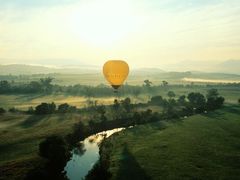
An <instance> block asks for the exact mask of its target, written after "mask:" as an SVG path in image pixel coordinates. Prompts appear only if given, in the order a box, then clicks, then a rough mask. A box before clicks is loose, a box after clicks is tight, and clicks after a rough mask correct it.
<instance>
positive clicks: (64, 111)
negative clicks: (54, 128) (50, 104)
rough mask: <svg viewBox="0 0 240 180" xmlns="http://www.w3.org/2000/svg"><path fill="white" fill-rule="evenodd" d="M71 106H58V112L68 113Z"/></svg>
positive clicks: (65, 104) (66, 104)
mask: <svg viewBox="0 0 240 180" xmlns="http://www.w3.org/2000/svg"><path fill="white" fill-rule="evenodd" d="M69 109H70V106H69V104H68V103H64V104H60V105H59V106H58V112H60V113H66V112H69Z"/></svg>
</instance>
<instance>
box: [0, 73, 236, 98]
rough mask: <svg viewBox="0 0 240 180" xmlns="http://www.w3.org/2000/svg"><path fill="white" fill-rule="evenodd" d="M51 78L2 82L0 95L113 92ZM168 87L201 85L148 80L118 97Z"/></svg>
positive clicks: (127, 87)
mask: <svg viewBox="0 0 240 180" xmlns="http://www.w3.org/2000/svg"><path fill="white" fill-rule="evenodd" d="M52 81H53V78H51V77H47V78H41V79H40V80H38V81H31V82H29V83H16V82H14V81H7V80H2V81H0V94H34V93H44V94H52V93H55V94H57V93H59V94H62V93H64V94H69V95H78V96H85V97H104V96H105V97H106V96H113V95H114V92H113V90H112V88H111V87H110V86H107V85H104V84H100V85H98V86H87V85H80V84H76V85H69V86H61V85H56V84H52ZM169 86H171V88H173V87H189V88H192V87H197V86H203V85H194V83H191V84H188V85H180V84H179V85H176V84H175V85H169V83H168V82H167V81H162V84H161V85H153V83H152V82H151V81H150V80H145V81H144V82H143V85H139V86H132V85H123V86H122V87H121V88H120V90H119V93H118V95H119V96H123V95H133V96H135V97H137V96H138V95H140V94H143V93H151V94H154V93H157V92H158V91H159V90H160V89H163V90H168V89H169ZM205 86H206V87H208V88H211V87H214V88H218V87H224V88H228V87H229V88H240V83H229V84H216V85H205Z"/></svg>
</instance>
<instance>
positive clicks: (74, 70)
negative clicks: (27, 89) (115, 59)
mask: <svg viewBox="0 0 240 180" xmlns="http://www.w3.org/2000/svg"><path fill="white" fill-rule="evenodd" d="M93 72H99V70H98V69H97V68H94V67H91V66H89V67H88V66H83V67H81V66H76V67H66V68H63V67H46V66H40V65H25V64H10V65H0V75H9V74H12V75H30V74H49V73H63V74H85V73H93Z"/></svg>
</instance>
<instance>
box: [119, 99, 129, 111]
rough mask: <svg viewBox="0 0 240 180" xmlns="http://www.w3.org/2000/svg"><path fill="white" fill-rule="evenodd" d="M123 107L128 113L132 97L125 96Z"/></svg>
mask: <svg viewBox="0 0 240 180" xmlns="http://www.w3.org/2000/svg"><path fill="white" fill-rule="evenodd" d="M121 103H122V106H123V108H124V109H125V110H126V112H127V113H130V111H131V99H130V98H129V97H127V98H125V99H124V100H123V101H122V102H121Z"/></svg>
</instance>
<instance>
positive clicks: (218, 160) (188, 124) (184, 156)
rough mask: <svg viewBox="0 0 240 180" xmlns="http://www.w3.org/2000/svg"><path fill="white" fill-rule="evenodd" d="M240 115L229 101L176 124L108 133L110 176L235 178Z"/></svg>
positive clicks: (239, 163)
mask: <svg viewBox="0 0 240 180" xmlns="http://www.w3.org/2000/svg"><path fill="white" fill-rule="evenodd" d="M239 114H240V107H239V106H233V105H229V106H226V107H224V108H223V109H221V110H217V111H215V112H211V113H209V114H202V115H195V116H191V117H189V118H187V119H184V120H182V121H180V122H177V123H162V122H157V123H152V124H147V125H140V126H137V127H134V128H132V129H128V130H126V131H123V132H120V133H119V134H118V135H113V136H112V137H110V139H108V141H111V142H112V154H111V155H110V157H111V158H110V172H111V173H112V174H113V177H112V179H119V178H120V179H144V178H152V179H196V178H197V179H238V178H239V176H240V171H239V169H240V151H239V147H240V119H239ZM129 174H131V176H129Z"/></svg>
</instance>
